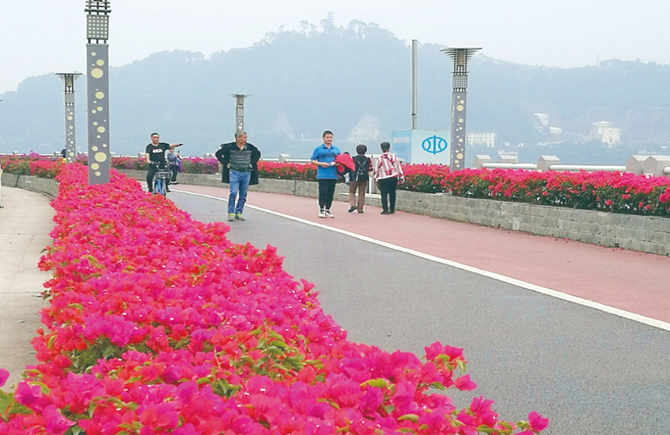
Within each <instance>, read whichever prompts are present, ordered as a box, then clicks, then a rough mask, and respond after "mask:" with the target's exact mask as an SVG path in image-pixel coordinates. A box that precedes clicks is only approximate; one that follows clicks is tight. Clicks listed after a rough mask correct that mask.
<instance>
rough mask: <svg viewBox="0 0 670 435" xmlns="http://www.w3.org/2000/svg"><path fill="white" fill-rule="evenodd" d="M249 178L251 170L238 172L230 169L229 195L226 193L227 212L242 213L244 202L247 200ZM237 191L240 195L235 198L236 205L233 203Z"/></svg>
mask: <svg viewBox="0 0 670 435" xmlns="http://www.w3.org/2000/svg"><path fill="white" fill-rule="evenodd" d="M250 178H251V172H240V171H233V170H232V169H231V170H230V195H228V213H229V214H230V213H239V214H242V210H243V209H244V204H245V203H246V202H247V190H248V189H249V179H250ZM238 193H239V195H240V197H239V199H237V205H235V199H236V198H237V194H238Z"/></svg>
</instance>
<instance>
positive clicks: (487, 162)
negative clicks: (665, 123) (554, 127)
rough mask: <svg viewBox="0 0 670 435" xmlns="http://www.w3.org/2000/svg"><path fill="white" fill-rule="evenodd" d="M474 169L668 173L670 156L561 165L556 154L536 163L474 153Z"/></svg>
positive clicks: (663, 174) (649, 174) (669, 172)
mask: <svg viewBox="0 0 670 435" xmlns="http://www.w3.org/2000/svg"><path fill="white" fill-rule="evenodd" d="M472 166H473V168H475V169H493V168H502V169H530V170H534V171H588V172H598V171H604V172H630V173H633V174H636V175H642V174H644V175H648V176H660V177H662V176H666V175H670V156H638V155H635V156H631V157H630V158H629V159H628V160H627V161H626V164H625V165H562V164H561V162H560V160H559V158H558V157H556V156H541V157H540V158H539V159H538V160H537V163H518V161H517V156H511V155H501V156H498V161H497V162H493V161H492V159H491V157H489V156H487V155H476V156H475V158H474V159H473V162H472Z"/></svg>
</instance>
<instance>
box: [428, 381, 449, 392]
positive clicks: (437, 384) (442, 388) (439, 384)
mask: <svg viewBox="0 0 670 435" xmlns="http://www.w3.org/2000/svg"><path fill="white" fill-rule="evenodd" d="M430 388H435V389H436V390H440V391H447V387H445V386H444V385H442V382H433V383H432V384H430Z"/></svg>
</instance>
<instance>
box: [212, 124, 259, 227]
mask: <svg viewBox="0 0 670 435" xmlns="http://www.w3.org/2000/svg"><path fill="white" fill-rule="evenodd" d="M260 158H261V152H260V151H259V150H258V148H256V147H255V146H253V145H252V144H250V143H247V133H246V132H245V131H243V130H238V131H236V132H235V142H230V143H225V144H223V145H221V149H220V150H218V151H217V152H216V159H217V160H218V161H219V162H220V163H221V165H222V166H223V171H222V173H221V182H222V183H229V184H230V194H229V195H228V221H229V222H232V221H236V220H237V221H243V220H245V219H244V217H243V215H242V212H243V211H244V204H245V203H246V202H247V190H248V188H249V186H250V185H254V184H258V161H259V160H260ZM238 194H239V198H238ZM236 200H237V203H235V201H236Z"/></svg>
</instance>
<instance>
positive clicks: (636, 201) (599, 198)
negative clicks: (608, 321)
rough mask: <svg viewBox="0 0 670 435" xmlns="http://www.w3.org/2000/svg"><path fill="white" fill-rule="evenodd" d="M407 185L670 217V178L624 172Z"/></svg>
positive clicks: (40, 161) (264, 169)
mask: <svg viewBox="0 0 670 435" xmlns="http://www.w3.org/2000/svg"><path fill="white" fill-rule="evenodd" d="M0 165H1V166H2V167H3V169H5V170H6V171H7V172H13V173H19V174H31V175H39V176H45V177H51V178H53V177H54V176H55V174H57V173H58V171H59V170H60V168H61V167H62V162H61V159H57V158H45V157H40V156H39V155H37V154H31V155H28V156H0ZM182 165H183V168H184V172H187V173H201V174H214V173H216V172H217V171H218V162H217V161H216V159H213V158H212V159H203V158H198V157H189V158H184V159H183V160H182ZM112 167H114V168H117V169H136V170H145V169H146V163H145V162H144V160H143V159H139V158H129V157H115V158H114V159H113V161H112ZM258 168H259V172H260V173H259V175H260V177H262V178H273V179H284V180H305V181H315V180H316V167H315V166H313V165H309V164H300V163H275V162H265V161H260V162H259V164H258ZM403 171H404V173H405V181H404V182H403V183H401V184H400V185H399V186H398V188H399V189H403V190H409V191H412V192H424V193H443V192H451V193H452V194H453V195H455V196H461V197H465V198H480V199H495V200H503V201H516V202H525V203H531V204H538V205H551V206H559V207H570V208H578V209H586V210H598V211H606V212H614V213H626V214H638V215H653V216H670V177H647V176H644V175H633V174H629V173H618V172H586V171H581V172H554V171H549V172H537V171H526V170H512V169H493V170H490V169H478V170H475V169H465V170H462V171H455V172H450V171H449V168H448V167H447V166H444V165H403Z"/></svg>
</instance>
